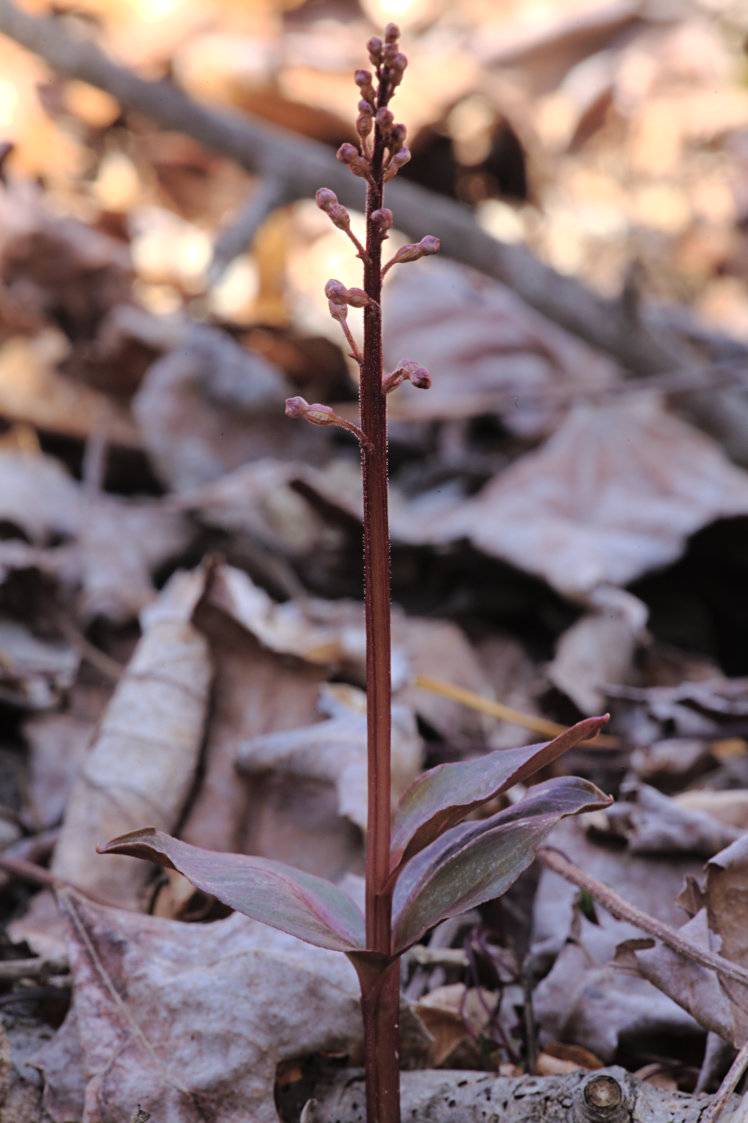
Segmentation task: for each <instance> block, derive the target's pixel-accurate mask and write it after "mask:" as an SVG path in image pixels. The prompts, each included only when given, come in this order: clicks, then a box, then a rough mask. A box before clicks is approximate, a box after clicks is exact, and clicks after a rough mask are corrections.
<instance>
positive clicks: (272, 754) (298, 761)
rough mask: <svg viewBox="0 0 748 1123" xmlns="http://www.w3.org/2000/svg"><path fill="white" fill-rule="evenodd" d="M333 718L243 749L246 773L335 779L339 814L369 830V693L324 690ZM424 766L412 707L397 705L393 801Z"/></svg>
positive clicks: (324, 700) (349, 689)
mask: <svg viewBox="0 0 748 1123" xmlns="http://www.w3.org/2000/svg"><path fill="white" fill-rule="evenodd" d="M322 703H323V706H324V708H325V709H327V711H328V713H330V716H329V717H328V719H327V720H326V721H319V722H315V723H314V724H312V725H306V726H302V727H301V728H299V729H290V730H283V731H279V732H276V733H267V734H265V735H264V736H261V737H255V738H254V739H253V740H251V741H248V742H245V743H244V744H243V745H241V746H240V747H239V755H238V761H237V763H238V766H239V768H240V769H241V770H242V771H244V772H250V773H252V772H262V771H264V770H277V771H278V772H281V773H285V774H286V775H287V776H289V777H292V776H297V777H313V778H315V779H319V780H323V781H325V782H327V783H334V784H335V786H336V790H337V796H338V812H339V814H340V815H342V816H346V817H347V818H349V819H350V820H351V822H353V823H355V824H356V826H358V827H360V828H361V830H362V831H363V832H365V831H366V817H367V804H366V791H367V787H366V776H367V765H366V695H365V694H364V693H363V692H362V691H359V690H356V689H355V688H354V687H342V688H341V687H340V686H338V687H327V688H326V689H324V688H323V698H322ZM421 767H422V745H421V738H420V736H419V734H418V729H417V727H416V721H415V717H414V715H413V713H412V711H411V710H410V709H408V707H407V706H402V705H397V704H395V705H393V707H392V800H393V804H394V803H396V802H397V800H398V799H399V798H400V796H401V795H402V794H403V792H404V791H405V789H406V788H407V787H408V785H409V784H410V783H411V781H412V780H414V779H415V777H416V776H417V775H418V773H419V772H420V771H421Z"/></svg>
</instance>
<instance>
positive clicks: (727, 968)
mask: <svg viewBox="0 0 748 1123" xmlns="http://www.w3.org/2000/svg"><path fill="white" fill-rule="evenodd" d="M537 857H538V861H540V862H542V863H543V865H544V866H547V867H548V869H549V870H553V872H554V873H557V874H560V875H561V877H563V878H565V879H566V880H567V881H570V882H571V883H572V884H573V885H576V886H578V887H579V888H580V889H583V890H584V891H585V893H589V895H590V896H591V897H594V899H595V900H596V901H597V902H598V903H599V904H601V905H602V906H603V908H604V909H607V910H608V912H609V913H610V914H611V915H612V916H615V917H616V919H617V920H625V921H627V922H628V923H629V924H634V925H635V926H636V927H637V928H641V930H642V931H643V932H647V933H648V934H649V935H650V936H655V937H656V938H657V939H658V940H661V941H662V943H663V944H665V945H666V946H667V947H669V948H671V950H672V951H675V952H678V954H679V955H685V956H687V957H688V958H689V959H692V960H693V961H694V963H700V964H701V966H702V967H711V969H712V970H713V971H717V972H718V974H720V975H722V977H723V978H725V979H732V980H733V981H734V982H737V983H743V984H744V985H748V971H745V970H744V969H743V968H742V967H739V966H738V965H737V963H731V962H730V960H729V959H723V958H722V956H721V955H715V954H714V952H710V951H706V950H705V949H704V948H700V947H698V945H697V944H694V943H692V942H691V941H690V940H688V939H686V938H685V936H682V935H681V934H680V932H678V931H677V930H676V929H675V928H671V927H670V925H669V924H665V923H663V921H661V920H657V919H656V917H654V916H649V915H648V914H647V913H645V912H642V911H641V909H638V908H636V906H635V905H632V904H630V903H629V902H628V901H625V900H624V899H623V897H619V896H618V894H617V893H616V892H615V891H614V890H613V889H610V888H609V887H608V886H607V885H604V884H603V883H602V881H598V880H597V878H596V877H592V875H591V874H588V873H585V872H584V870H581V869H580V868H579V866H576V865H575V864H574V863H573V862H571V861H570V860H569V859H568V858H567V857H566V856H565V855H564V854H562V853H561V851H560V850H556V849H554V848H552V847H550V846H543V847H541V848H540V850H538V853H537Z"/></svg>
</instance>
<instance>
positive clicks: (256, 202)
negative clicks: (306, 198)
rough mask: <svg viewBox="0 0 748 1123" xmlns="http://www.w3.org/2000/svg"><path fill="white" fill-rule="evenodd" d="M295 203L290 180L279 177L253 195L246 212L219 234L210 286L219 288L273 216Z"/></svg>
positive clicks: (269, 178) (266, 181)
mask: <svg viewBox="0 0 748 1123" xmlns="http://www.w3.org/2000/svg"><path fill="white" fill-rule="evenodd" d="M294 199H295V193H294V191H293V190H292V188H291V185H290V183H289V181H288V180H287V179H281V178H279V177H278V176H276V175H268V176H265V177H264V179H263V180H262V181H261V182H260V184H259V185H258V187H257V189H256V190H255V191H253V192H252V195H251V196H250V199H249V202H248V203H247V205H246V207H245V208H244V210H243V211H241V212H240V213H239V214H238V215H237V216H235V217H234V218H233V219H232V220H230V221H229V222H227V223H226V225H225V226H224V228H223V230H221V231H220V232H219V234H218V237H217V238H216V240H215V243H214V246H213V257H212V260H211V263H210V265H209V267H208V284H209V285H215V284H217V283H218V281H220V279H221V277H222V276H223V274H224V273H225V272H226V270H227V269H228V267H229V265H230V264H231V262H232V261H233V260H234V259H235V258H237V257H239V255H240V254H242V253H244V251H245V250H246V249H247V248H248V247H249V246H251V244H252V242H253V241H254V236H255V234H256V233H257V231H258V230H259V228H260V226H261V225H262V223H263V222H264V221H265V219H266V218H267V217H268V215H269V214H271V213H272V212H273V211H274V210H275V209H276V208H277V207H282V206H283V205H284V204H285V203H291V202H293V201H294Z"/></svg>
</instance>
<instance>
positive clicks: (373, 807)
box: [360, 76, 400, 1123]
mask: <svg viewBox="0 0 748 1123" xmlns="http://www.w3.org/2000/svg"><path fill="white" fill-rule="evenodd" d="M391 92H392V91H391V89H390V88H388V82H387V78H386V76H382V77H381V78H380V82H379V90H378V97H377V105H378V106H379V107H381V106H383V105H385V106H386V104H387V101H388V100H389V97H390V95H391ZM384 151H385V141H384V139H383V137H382V133H381V130H380V129H379V128H378V127H377V129H376V130H375V135H374V144H373V148H372V152H371V177H370V180H369V184H368V188H367V193H366V256H365V258H364V259H363V261H364V290H365V291H366V293H367V295H368V296H369V298H370V301H369V303H368V304H367V305H366V307H365V308H364V345H363V354H362V362H361V383H360V404H361V428H362V430H363V432H364V433H365V434H366V437H367V439H368V447H362V450H361V460H362V471H363V496H364V581H365V603H366V688H367V689H366V696H367V725H368V743H367V754H368V826H367V839H366V947H367V949H368V950H369V951H374V952H379V953H381V954H382V955H383V956H386V957H388V958H389V955H390V944H391V939H390V928H391V917H392V890H391V889H390V888H389V887H388V885H387V879H388V874H389V850H390V753H391V698H392V688H391V680H390V647H391V641H390V538H389V520H388V512H387V406H386V402H387V399H386V396H385V394H384V392H383V390H382V312H381V295H382V241H383V237H384V231H383V230H382V227H381V224H378V223H377V222H376V221H372V214H373V213H374V212H375V211H379V210H380V209H381V207H382V194H383V180H384V175H383V163H384ZM362 1008H363V1014H364V1032H365V1043H366V1048H365V1063H366V1086H367V1120H368V1123H399V1120H400V1096H399V1082H400V1073H399V1067H398V1011H399V968H398V963H397V961H396V962H395V963H391V964H390V965H389V966H388V967H387V968H386V969H385V970H383V971H380V972H379V973H378V978H374V979H371V980H370V981H369V983H368V985H366V986H364V983H363V979H362Z"/></svg>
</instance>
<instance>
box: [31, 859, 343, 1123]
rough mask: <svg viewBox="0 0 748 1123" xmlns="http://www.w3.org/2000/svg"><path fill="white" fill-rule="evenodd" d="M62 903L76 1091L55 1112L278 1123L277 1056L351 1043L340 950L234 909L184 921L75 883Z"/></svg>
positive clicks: (177, 1122) (84, 1120)
mask: <svg viewBox="0 0 748 1123" xmlns="http://www.w3.org/2000/svg"><path fill="white" fill-rule="evenodd" d="M131 864H133V865H134V864H135V863H131ZM61 905H62V908H63V911H64V915H65V919H66V922H67V929H68V946H69V954H70V963H71V970H72V975H73V982H74V1009H73V1014H74V1017H75V1021H76V1023H77V1033H78V1041H79V1045H78V1049H79V1057H80V1061H79V1062H78V1065H80V1064H82V1069H83V1073H82V1075H83V1082H84V1086H85V1100H84V1101H81V1102H79V1103H78V1104H77V1110H76V1112H75V1113H72V1112H71V1110H70V1105H69V1104H68V1105H67V1110H68V1114H62V1115H57V1116H56V1123H63V1120H65V1119H70V1118H75V1119H80V1120H81V1123H99V1121H100V1120H102V1119H107V1120H111V1121H112V1123H129V1120H130V1118H131V1115H132V1111H133V1107H134V1105H137V1104H140V1105H141V1107H142V1108H143V1109H144V1110H146V1111H148V1112H150V1114H151V1117H152V1118H153V1119H158V1120H164V1121H166V1120H168V1121H169V1123H205V1120H206V1119H210V1120H211V1123H246V1120H247V1119H252V1120H253V1121H254V1123H278V1115H277V1113H276V1110H275V1106H274V1101H273V1086H274V1082H275V1072H276V1067H277V1065H278V1063H279V1062H280V1061H282V1060H284V1059H287V1058H291V1057H296V1056H299V1055H303V1054H312V1053H318V1052H325V1051H328V1052H331V1053H339V1052H341V1051H348V1050H350V1049H351V1048H352V1047H353V1046H354V1045H355V1044H356V1043H357V1042H358V1041H359V1040H360V1035H361V1028H360V1027H361V1014H360V1009H359V1003H358V997H357V989H358V988H357V983H356V977H355V974H354V971H353V968H352V967H351V966H350V964H349V963H348V962H347V960H346V958H345V956H342V955H336V954H333V953H332V952H329V951H324V950H322V949H320V948H314V947H310V946H309V945H306V944H302V943H300V942H299V941H298V940H295V939H293V937H291V936H286V935H283V934H282V933H279V932H275V931H273V930H271V929H268V928H267V927H265V926H264V925H259V924H255V923H254V922H252V921H251V920H248V919H247V918H245V917H243V916H240V915H238V914H237V915H234V916H231V917H229V918H228V919H227V920H221V921H218V922H216V923H213V924H195V925H188V924H180V923H178V922H176V921H168V920H159V919H156V918H155V917H148V916H142V915H137V914H130V913H125V912H122V911H120V910H115V909H105V908H97V907H95V906H93V905H91V904H90V903H89V902H85V901H83V900H81V899H80V898H79V897H76V896H75V895H72V894H64V895H63V899H62V901H61ZM299 995H303V996H304V1001H303V1002H301V1003H299V1001H298V997H299ZM66 1025H67V1023H66ZM69 1036H72V1035H69ZM52 1059H53V1060H54V1058H52ZM38 1064H39V1067H40V1068H41V1069H42V1071H43V1072H44V1071H45V1067H46V1065H45V1057H44V1054H42V1055H41V1056H40V1057H39V1058H38ZM75 1064H76V1058H75V1056H74V1055H73V1056H70V1058H69V1064H68V1067H73V1066H75ZM59 1067H60V1063H59V1058H58V1059H57V1060H56V1070H57V1072H59ZM78 1071H80V1068H78ZM57 1072H55V1071H54V1070H53V1071H51V1072H50V1075H49V1077H48V1082H50V1081H51V1082H54V1081H55V1078H56V1076H57ZM48 1091H50V1092H54V1091H55V1088H54V1086H53V1087H52V1088H50V1089H48Z"/></svg>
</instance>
